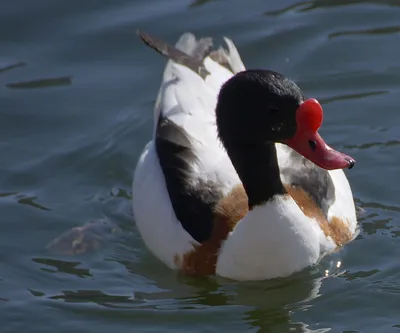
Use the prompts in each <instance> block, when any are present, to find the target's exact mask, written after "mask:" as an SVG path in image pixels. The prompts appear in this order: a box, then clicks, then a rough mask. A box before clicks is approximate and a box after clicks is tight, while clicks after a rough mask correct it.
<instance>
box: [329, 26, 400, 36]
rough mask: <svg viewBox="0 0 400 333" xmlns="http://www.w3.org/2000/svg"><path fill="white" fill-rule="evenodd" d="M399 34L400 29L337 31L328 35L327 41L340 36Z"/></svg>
mask: <svg viewBox="0 0 400 333" xmlns="http://www.w3.org/2000/svg"><path fill="white" fill-rule="evenodd" d="M398 32H400V27H384V28H375V29H365V30H352V31H338V32H334V33H331V34H329V35H328V38H329V39H333V38H336V37H341V36H357V35H384V34H395V33H398Z"/></svg>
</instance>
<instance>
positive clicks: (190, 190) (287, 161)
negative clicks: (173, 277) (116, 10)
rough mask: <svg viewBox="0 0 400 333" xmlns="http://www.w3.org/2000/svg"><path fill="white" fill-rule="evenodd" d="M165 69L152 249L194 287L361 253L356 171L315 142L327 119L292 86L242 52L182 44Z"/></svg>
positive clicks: (199, 42)
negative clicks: (354, 248)
mask: <svg viewBox="0 0 400 333" xmlns="http://www.w3.org/2000/svg"><path fill="white" fill-rule="evenodd" d="M137 34H138V36H139V37H140V39H141V40H142V41H143V42H144V43H145V44H147V45H148V46H150V47H151V48H152V49H154V50H156V51H157V52H158V53H160V54H161V55H163V56H165V57H167V59H168V61H167V64H166V67H165V69H164V72H163V76H162V80H161V86H160V89H159V92H158V95H157V99H156V102H155V107H154V123H153V124H154V125H153V129H152V137H151V140H150V141H149V142H148V143H147V144H146V145H145V147H144V148H143V151H142V153H141V154H140V157H139V159H138V162H137V165H136V168H135V171H134V175H133V184H132V194H133V214H134V220H135V223H136V226H137V229H138V231H139V233H140V236H141V238H142V239H143V241H144V243H145V246H146V247H147V248H148V249H149V250H150V252H152V253H153V254H154V255H155V256H156V257H157V258H158V259H159V260H160V261H161V262H163V263H164V264H165V265H166V266H168V267H169V268H171V269H173V270H176V271H178V272H180V273H182V274H184V275H189V276H197V277H202V276H209V275H217V276H221V277H224V278H228V279H232V280H237V281H255V280H267V279H273V278H278V277H287V276H290V275H292V274H294V273H296V272H299V271H301V270H303V269H305V268H307V267H309V266H312V265H315V264H317V263H318V262H319V261H320V260H321V258H323V257H324V256H325V255H326V254H329V253H331V252H333V251H335V250H336V249H338V248H340V247H342V246H344V245H345V244H347V243H349V242H350V241H352V240H353V239H354V238H355V237H356V235H357V232H358V224H357V217H356V211H355V205H354V199H353V194H352V190H351V187H350V184H349V181H348V179H347V177H346V175H345V173H344V172H343V169H346V168H348V169H351V168H352V167H353V166H354V165H355V160H354V159H353V158H352V157H350V156H348V155H346V154H344V153H342V152H339V151H337V150H335V149H333V148H332V147H330V146H328V144H327V143H326V142H325V141H324V139H323V138H322V137H321V135H320V134H319V133H318V129H319V128H320V126H321V125H322V122H323V108H322V106H321V105H320V103H319V102H318V100H316V99H314V98H306V97H305V95H304V93H303V92H302V90H301V89H300V88H299V87H298V86H297V84H296V83H295V82H293V81H292V80H291V79H289V78H287V77H285V76H284V75H283V74H280V73H278V72H275V71H272V70H267V69H246V68H245V66H244V64H243V61H242V60H241V57H240V54H239V52H238V50H237V48H236V46H235V45H234V43H233V41H232V40H231V39H229V38H227V37H224V38H223V41H222V45H221V46H219V47H214V40H213V39H212V38H210V37H204V38H196V37H195V36H194V35H193V34H192V33H188V32H187V33H184V34H183V35H181V37H180V38H179V40H178V42H177V43H176V44H175V46H174V45H171V44H169V43H167V42H165V41H163V40H162V39H160V38H158V37H156V36H153V35H151V34H149V33H147V32H143V31H139V30H138V31H137Z"/></svg>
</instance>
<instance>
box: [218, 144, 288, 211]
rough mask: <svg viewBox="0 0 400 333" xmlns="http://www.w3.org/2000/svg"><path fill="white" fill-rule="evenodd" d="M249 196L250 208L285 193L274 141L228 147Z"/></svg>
mask: <svg viewBox="0 0 400 333" xmlns="http://www.w3.org/2000/svg"><path fill="white" fill-rule="evenodd" d="M226 148H227V152H228V155H229V157H230V159H231V161H232V163H233V165H234V167H235V169H236V172H237V173H238V175H239V178H240V180H241V181H242V183H243V186H244V188H245V190H246V193H247V196H248V198H249V209H250V210H251V209H252V208H253V207H255V206H259V205H262V204H264V203H266V202H268V201H269V200H270V199H271V198H272V197H273V196H274V195H279V194H285V193H286V190H285V188H284V186H283V184H282V181H281V177H280V173H279V166H278V160H277V156H276V148H275V144H274V143H264V144H259V145H254V144H251V145H246V144H235V146H234V147H229V146H228V147H226Z"/></svg>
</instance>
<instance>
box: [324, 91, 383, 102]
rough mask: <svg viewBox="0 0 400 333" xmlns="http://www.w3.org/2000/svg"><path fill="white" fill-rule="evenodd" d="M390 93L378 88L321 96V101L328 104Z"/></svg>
mask: <svg viewBox="0 0 400 333" xmlns="http://www.w3.org/2000/svg"><path fill="white" fill-rule="evenodd" d="M387 93H389V91H387V90H377V91H367V92H362V93H356V94H344V95H337V96H332V97H327V98H321V99H320V102H321V103H323V104H328V103H332V102H337V101H345V100H349V99H360V98H365V97H370V96H376V95H384V94H387Z"/></svg>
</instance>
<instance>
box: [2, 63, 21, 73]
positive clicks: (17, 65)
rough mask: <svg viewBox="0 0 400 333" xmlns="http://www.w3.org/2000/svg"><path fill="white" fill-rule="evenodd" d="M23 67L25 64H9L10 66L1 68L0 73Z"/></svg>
mask: <svg viewBox="0 0 400 333" xmlns="http://www.w3.org/2000/svg"><path fill="white" fill-rule="evenodd" d="M23 66H26V63H24V62H17V63H14V64H11V65H6V66H3V67H0V73H2V72H7V71H9V70H11V69H14V68H18V67H23Z"/></svg>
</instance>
